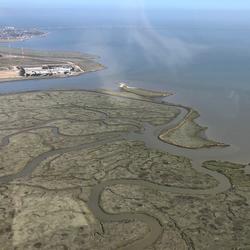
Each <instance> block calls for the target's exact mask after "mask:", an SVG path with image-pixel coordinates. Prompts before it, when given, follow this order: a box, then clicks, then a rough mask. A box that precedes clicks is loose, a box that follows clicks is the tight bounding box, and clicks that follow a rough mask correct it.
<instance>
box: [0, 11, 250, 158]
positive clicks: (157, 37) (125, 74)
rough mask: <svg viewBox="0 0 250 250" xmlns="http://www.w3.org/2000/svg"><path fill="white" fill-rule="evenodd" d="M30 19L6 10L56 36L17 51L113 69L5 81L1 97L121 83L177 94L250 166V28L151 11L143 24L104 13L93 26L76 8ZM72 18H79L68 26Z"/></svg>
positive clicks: (7, 16)
mask: <svg viewBox="0 0 250 250" xmlns="http://www.w3.org/2000/svg"><path fill="white" fill-rule="evenodd" d="M28 14H29V15H27V17H23V15H21V14H20V13H19V12H15V11H14V10H11V11H10V10H6V11H5V12H3V13H2V15H1V16H0V22H1V24H2V25H15V26H20V27H21V26H23V27H29V26H32V25H31V22H30V21H31V20H32V24H33V26H35V27H41V28H43V29H45V30H48V31H49V32H50V34H49V36H47V37H46V38H35V39H32V40H29V41H24V42H18V43H13V44H11V46H12V47H25V48H32V49H38V50H39V49H40V50H61V51H65V50H68V51H82V52H87V53H92V54H94V55H98V56H100V57H101V58H100V61H101V62H102V63H103V64H105V65H106V66H107V67H108V69H106V70H103V71H100V72H97V73H90V74H86V75H82V76H79V77H75V78H69V79H53V80H38V81H20V82H11V83H3V84H1V85H0V92H1V93H9V92H17V91H27V90H44V89H46V90H47V89H96V88H111V89H116V88H117V83H119V82H121V81H126V82H128V83H130V84H131V85H133V86H138V87H145V88H152V89H157V90H171V91H174V92H176V95H175V96H172V97H170V98H168V99H167V100H168V101H171V102H175V103H181V104H184V105H188V106H192V107H194V108H196V109H197V110H199V112H200V113H201V118H200V123H202V124H204V125H206V126H209V130H208V132H207V134H208V135H209V136H210V137H212V138H214V139H216V140H220V141H223V142H225V143H228V144H232V145H233V146H234V147H235V148H237V149H238V154H237V156H235V157H234V160H235V161H241V162H250V156H249V150H250V135H249V134H250V133H249V132H250V46H249V45H250V28H249V29H248V27H247V26H244V25H238V24H234V25H226V24H225V25H224V24H223V23H220V25H218V24H217V23H214V22H209V21H206V20H205V21H203V22H194V21H192V22H191V21H189V22H187V21H181V20H178V21H176V20H174V19H167V20H165V19H164V18H158V19H153V18H150V17H148V16H146V15H145V13H142V14H141V16H140V21H138V20H137V19H136V18H135V17H134V15H132V14H131V15H132V18H128V17H127V18H123V19H122V20H121V19H117V20H119V22H114V20H113V19H112V18H111V19H109V18H107V16H108V15H106V16H105V15H104V14H103V15H101V18H100V19H98V18H97V19H95V22H93V20H91V18H90V16H88V15H83V14H81V13H78V12H72V13H71V12H70V11H69V10H68V11H66V12H63V11H61V12H60V11H59V12H58V13H54V14H53V11H51V12H50V11H48V12H46V13H45V12H42V13H38V14H37V13H36V14H34V12H32V11H30V13H28ZM70 14H71V15H72V18H71V19H68V18H67V20H66V19H65V18H64V17H65V16H66V15H70ZM73 14H74V15H73ZM105 17H106V18H105ZM130 17H131V16H130ZM113 18H117V17H113ZM130 19H132V20H133V22H132V21H128V20H130Z"/></svg>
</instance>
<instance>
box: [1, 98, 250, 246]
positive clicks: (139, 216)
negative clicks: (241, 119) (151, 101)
mask: <svg viewBox="0 0 250 250" xmlns="http://www.w3.org/2000/svg"><path fill="white" fill-rule="evenodd" d="M167 105H172V106H176V107H178V108H179V109H180V110H181V112H180V114H179V115H178V116H177V117H176V118H175V119H174V120H172V121H171V122H170V123H168V124H167V125H164V126H152V125H150V124H144V129H143V130H141V132H138V133H135V132H131V133H128V134H122V136H117V137H114V138H113V139H105V140H102V141H99V142H93V143H88V144H81V145H77V146H73V147H69V148H61V149H55V150H51V151H48V152H45V153H42V154H41V155H39V156H37V157H35V158H33V159H32V160H31V161H30V162H28V163H27V165H26V166H25V167H24V168H23V169H22V170H21V171H20V172H19V173H17V174H13V175H8V176H2V177H0V184H7V183H9V182H11V181H13V180H15V179H17V178H27V177H29V176H30V175H31V174H32V172H33V171H34V170H35V169H36V168H37V167H38V166H39V165H40V164H41V162H43V161H45V160H46V159H48V158H49V157H52V156H56V155H61V154H65V153H68V152H73V151H79V150H82V149H88V148H92V147H96V146H99V145H104V144H106V143H110V142H113V141H114V142H115V141H118V140H122V139H126V140H136V141H141V142H144V143H145V145H146V146H147V147H148V148H151V149H155V150H159V151H161V152H167V153H171V154H175V155H182V156H185V157H188V158H189V159H191V160H192V168H193V169H195V170H196V171H197V172H199V173H201V174H206V175H209V176H211V177H213V178H214V179H216V181H217V182H218V185H217V186H216V187H213V188H209V189H192V188H178V187H171V186H164V185H160V184H157V183H153V182H149V181H144V180H138V179H116V180H109V181H106V182H101V183H99V184H97V185H96V186H94V187H93V190H92V192H91V195H90V197H89V201H88V206H89V208H90V210H91V211H92V213H93V214H94V216H95V217H96V218H97V219H98V220H100V221H101V222H121V221H127V220H129V221H131V220H139V221H142V222H144V223H146V224H147V225H148V226H149V228H150V230H149V233H148V234H147V235H145V237H144V238H143V239H139V240H138V241H136V242H132V243H131V244H129V245H126V246H124V247H121V248H120V249H122V250H140V249H145V248H146V247H148V246H150V245H152V244H153V243H154V242H155V241H156V240H157V239H158V238H159V237H160V236H161V234H162V232H163V228H162V226H161V222H160V221H159V220H157V219H156V218H155V217H154V216H153V215H150V214H147V213H144V212H142V213H130V212H128V213H120V214H109V213H107V212H105V211H104V210H103V208H102V207H101V206H100V198H101V195H102V193H103V191H104V190H105V188H107V187H110V186H114V185H118V184H122V185H130V186H131V185H136V186H142V187H145V188H150V189H154V190H158V191H162V192H171V193H178V194H184V195H216V194H218V193H222V192H225V191H226V190H228V189H230V188H231V184H230V181H229V180H228V178H227V177H226V176H224V175H222V174H220V173H218V172H216V171H211V170H208V169H206V168H204V167H203V166H202V163H203V162H204V161H207V160H222V161H228V160H230V159H235V157H236V156H237V154H238V153H239V150H238V149H237V148H236V147H234V146H231V147H228V148H213V149H196V150H191V149H184V148H180V147H177V146H173V145H170V144H167V143H164V142H162V141H161V140H160V139H159V138H158V136H159V134H160V132H161V131H163V130H164V131H165V130H167V129H170V128H173V127H175V126H176V125H177V124H179V123H180V122H181V121H182V120H183V119H184V118H185V116H186V115H187V114H188V108H185V107H181V106H179V105H174V104H169V103H167ZM104 119H105V117H104ZM41 128H51V130H52V132H53V136H59V135H60V131H59V129H58V128H57V127H53V126H46V125H44V127H42V126H39V127H37V128H36V129H41ZM31 129H34V128H30V130H31ZM28 130H29V129H27V130H24V131H21V132H19V133H22V132H25V131H28ZM16 134H17V133H15V134H13V135H16ZM13 135H10V136H6V137H5V138H3V140H2V142H1V144H0V147H5V146H7V145H8V144H9V139H10V137H11V136H13ZM245 173H246V174H249V173H250V166H249V165H248V166H246V168H245Z"/></svg>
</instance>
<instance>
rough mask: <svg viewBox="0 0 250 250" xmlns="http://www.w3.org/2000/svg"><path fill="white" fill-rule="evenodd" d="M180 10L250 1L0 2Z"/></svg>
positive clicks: (2, 2) (1, 2)
mask: <svg viewBox="0 0 250 250" xmlns="http://www.w3.org/2000/svg"><path fill="white" fill-rule="evenodd" d="M142 5H144V7H146V8H178V9H222V10H223V9H243V10H245V9H250V1H249V0H120V1H119V0H0V7H19V6H23V7H25V8H27V7H61V8H62V7H66V8H69V7H81V6H82V7H84V6H100V7H103V6H114V7H121V8H126V7H138V8H140V6H142Z"/></svg>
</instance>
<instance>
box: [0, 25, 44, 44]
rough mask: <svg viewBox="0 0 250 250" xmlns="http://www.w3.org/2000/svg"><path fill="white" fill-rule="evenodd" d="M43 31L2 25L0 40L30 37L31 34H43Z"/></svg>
mask: <svg viewBox="0 0 250 250" xmlns="http://www.w3.org/2000/svg"><path fill="white" fill-rule="evenodd" d="M44 34H45V33H44V32H41V31H38V30H35V29H33V30H22V29H16V28H15V27H3V28H0V40H6V41H8V40H25V39H29V38H32V37H33V36H41V35H44Z"/></svg>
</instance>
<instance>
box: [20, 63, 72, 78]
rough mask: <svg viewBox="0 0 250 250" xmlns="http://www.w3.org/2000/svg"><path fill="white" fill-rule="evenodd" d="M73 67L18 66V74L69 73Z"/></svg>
mask: <svg viewBox="0 0 250 250" xmlns="http://www.w3.org/2000/svg"><path fill="white" fill-rule="evenodd" d="M73 72H75V68H74V67H73V66H71V65H45V66H41V67H20V75H21V76H24V77H29V76H42V77H43V76H53V75H71V74H72V73H73Z"/></svg>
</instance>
